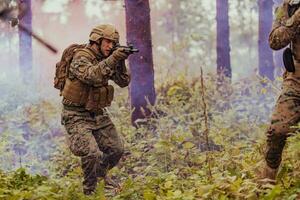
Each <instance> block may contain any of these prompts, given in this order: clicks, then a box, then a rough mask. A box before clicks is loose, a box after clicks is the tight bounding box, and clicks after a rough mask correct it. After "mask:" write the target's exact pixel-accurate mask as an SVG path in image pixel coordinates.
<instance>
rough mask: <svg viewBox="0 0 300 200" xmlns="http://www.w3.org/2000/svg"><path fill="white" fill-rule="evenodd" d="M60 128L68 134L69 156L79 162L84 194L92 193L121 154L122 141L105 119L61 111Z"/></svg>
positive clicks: (104, 117)
mask: <svg viewBox="0 0 300 200" xmlns="http://www.w3.org/2000/svg"><path fill="white" fill-rule="evenodd" d="M62 124H63V125H64V126H65V128H66V130H67V132H68V139H69V148H70V150H71V152H72V153H73V154H74V155H76V156H79V157H80V158H81V166H82V170H83V174H84V181H83V186H84V190H85V191H87V192H88V191H93V190H94V189H95V188H96V186H97V179H98V178H99V177H104V176H105V175H106V173H107V171H108V170H109V169H111V168H112V167H114V166H115V165H116V164H117V163H118V161H119V159H120V158H121V156H122V154H123V149H124V147H123V141H122V139H121V138H120V137H119V136H118V134H117V131H116V128H115V126H114V125H113V123H112V122H111V120H110V118H109V117H108V116H107V115H105V114H104V115H98V116H93V115H91V114H90V113H88V112H77V111H67V110H63V113H62Z"/></svg>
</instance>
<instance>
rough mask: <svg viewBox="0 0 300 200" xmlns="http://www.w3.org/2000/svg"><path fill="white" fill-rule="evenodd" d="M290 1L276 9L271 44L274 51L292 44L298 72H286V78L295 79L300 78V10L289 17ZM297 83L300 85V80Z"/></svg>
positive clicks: (285, 0)
mask: <svg viewBox="0 0 300 200" xmlns="http://www.w3.org/2000/svg"><path fill="white" fill-rule="evenodd" d="M289 1H290V0H284V2H283V4H282V5H281V6H280V7H278V8H276V11H275V17H276V19H275V21H274V23H273V27H272V31H271V33H270V35H269V44H270V47H271V48H272V49H274V50H279V49H282V48H284V47H286V46H288V45H289V44H291V47H292V51H293V55H294V63H295V68H296V72H294V73H290V72H286V73H285V78H288V79H289V78H292V79H293V78H295V77H297V78H298V77H300V36H299V33H300V9H298V10H297V11H296V12H295V13H294V14H293V15H292V16H291V17H289V16H288V4H289ZM297 81H298V82H299V83H300V80H297Z"/></svg>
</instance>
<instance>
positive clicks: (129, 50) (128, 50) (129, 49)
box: [111, 44, 139, 54]
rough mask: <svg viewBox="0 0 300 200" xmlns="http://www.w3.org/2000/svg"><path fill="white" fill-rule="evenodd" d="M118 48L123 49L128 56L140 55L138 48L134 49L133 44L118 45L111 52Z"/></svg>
mask: <svg viewBox="0 0 300 200" xmlns="http://www.w3.org/2000/svg"><path fill="white" fill-rule="evenodd" d="M118 48H123V49H124V52H125V53H128V54H133V53H138V52H139V50H138V49H137V48H134V46H133V45H132V44H128V46H121V45H116V46H114V48H113V49H112V50H111V52H113V51H115V50H117V49H118Z"/></svg>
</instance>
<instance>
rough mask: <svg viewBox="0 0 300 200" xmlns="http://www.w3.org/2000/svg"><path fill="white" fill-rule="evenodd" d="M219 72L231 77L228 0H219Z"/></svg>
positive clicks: (220, 75)
mask: <svg viewBox="0 0 300 200" xmlns="http://www.w3.org/2000/svg"><path fill="white" fill-rule="evenodd" d="M216 5H217V10H216V12H217V74H218V77H219V80H220V79H221V80H222V79H223V78H222V76H223V75H224V76H225V77H228V78H231V66H230V44H229V17H228V7H229V5H228V0H217V4H216Z"/></svg>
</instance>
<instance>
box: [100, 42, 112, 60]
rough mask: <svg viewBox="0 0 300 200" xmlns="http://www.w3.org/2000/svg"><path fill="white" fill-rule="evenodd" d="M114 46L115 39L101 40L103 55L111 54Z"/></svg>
mask: <svg viewBox="0 0 300 200" xmlns="http://www.w3.org/2000/svg"><path fill="white" fill-rule="evenodd" d="M113 46H114V42H113V41H111V40H109V39H106V38H103V39H102V42H101V46H100V49H101V53H102V55H104V56H105V57H107V56H109V54H110V51H111V49H112V48H113Z"/></svg>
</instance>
